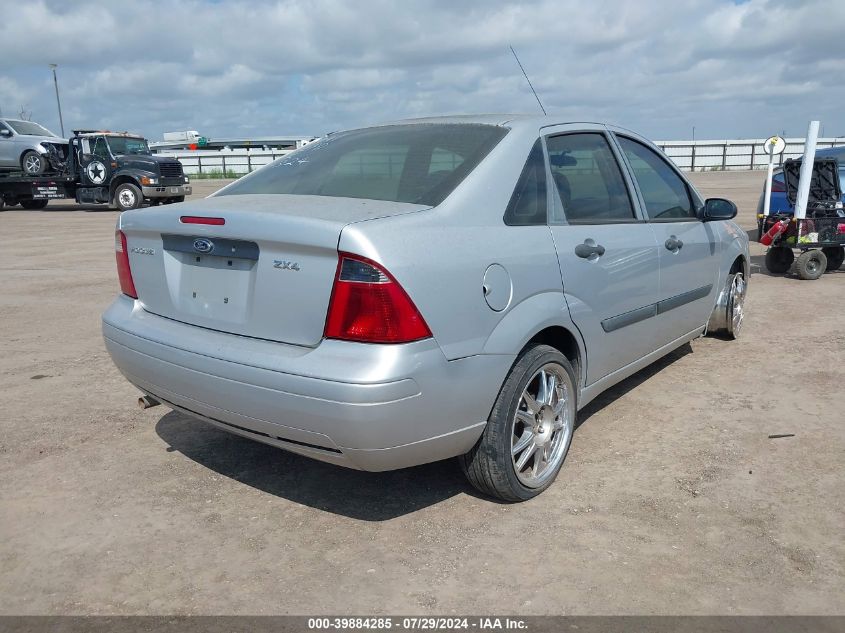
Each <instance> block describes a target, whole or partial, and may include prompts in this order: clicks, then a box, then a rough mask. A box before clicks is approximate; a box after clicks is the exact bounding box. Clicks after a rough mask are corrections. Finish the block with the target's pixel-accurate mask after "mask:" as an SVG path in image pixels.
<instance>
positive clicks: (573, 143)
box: [546, 132, 636, 224]
mask: <svg viewBox="0 0 845 633" xmlns="http://www.w3.org/2000/svg"><path fill="white" fill-rule="evenodd" d="M546 146H547V148H548V151H549V164H550V167H551V173H552V179H553V180H554V183H555V188H556V189H557V192H558V195H559V196H560V201H561V204H562V206H563V213H564V216H565V219H566V221H567V222H569V223H570V224H602V223H608V222H632V221H634V220H635V219H636V216H635V214H634V207H633V205H632V204H631V198H630V196H629V195H628V188H627V187H626V186H625V180H624V178H623V177H622V170H621V169H620V168H619V163H618V162H617V160H616V157H615V156H614V155H613V151H612V150H611V149H610V144H609V143H608V141H607V138H606V137H605V135H604V134H602V133H599V132H587V133H578V134H564V135H561V136H553V137H551V138H549V139H548V140H547V141H546ZM556 219H563V218H556Z"/></svg>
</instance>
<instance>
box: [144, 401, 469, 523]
mask: <svg viewBox="0 0 845 633" xmlns="http://www.w3.org/2000/svg"><path fill="white" fill-rule="evenodd" d="M156 433H158V435H159V437H161V439H162V440H164V441H165V442H167V443H168V444H169V445H170V447H171V449H168V450H176V451H179V452H180V453H182V454H183V455H185V456H186V457H188V458H190V459H192V460H193V461H195V462H197V463H198V464H201V465H202V466H205V467H206V468H209V469H211V470H213V471H215V472H217V473H220V474H221V475H223V476H225V477H229V478H231V479H235V480H236V481H239V482H241V483H243V484H246V485H247V486H251V487H253V488H256V489H258V490H262V491H264V492H266V493H269V494H271V495H275V496H277V497H282V498H284V499H288V500H290V501H293V502H295V503H300V504H303V505H306V506H309V507H312V508H316V509H318V510H324V511H326V512H331V513H334V514H339V515H343V516H347V517H349V518H352V519H359V520H362V521H387V520H389V519H393V518H396V517H400V516H403V515H406V514H410V513H412V512H416V511H417V510H420V509H422V508H425V507H428V506H431V505H434V504H436V503H440V502H441V501H445V500H446V499H449V498H451V497H454V496H455V495H458V494H460V493H466V494H469V495H472V496H480V495H479V494H478V493H477V492H476V491H475V489H474V488H472V487H471V486H470V485H469V483H468V482H467V481H466V479H465V478H464V475H463V473H462V472H461V470H460V467H459V466H458V464H457V461H456V460H446V461H441V462H435V463H433V464H425V465H423V466H416V467H414V468H405V469H402V470H395V471H390V472H383V473H369V472H362V471H358V470H352V469H349V468H343V467H340V466H334V465H332V464H326V463H323V462H318V461H316V460H313V459H309V458H307V457H302V456H301V455H296V454H294V453H288V452H287V451H284V450H281V449H278V448H275V447H272V446H268V445H266V444H261V443H259V442H255V441H252V440H248V439H246V438H242V437H239V436H237V435H233V434H231V433H226V432H225V431H221V430H219V429H217V428H215V427H213V426H211V425H210V424H206V423H205V422H202V421H200V420H195V419H193V418H191V417H189V416H186V415H183V414H181V413H178V412H175V411H171V412H170V413H167V414H166V415H164V416H163V417H162V418H161V419H160V420H159V421H158V423H157V424H156Z"/></svg>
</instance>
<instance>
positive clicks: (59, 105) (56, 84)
mask: <svg viewBox="0 0 845 633" xmlns="http://www.w3.org/2000/svg"><path fill="white" fill-rule="evenodd" d="M56 67H57V64H50V68H51V69H52V71H53V85H54V86H55V87H56V105H57V106H58V107H59V126H60V127H61V128H62V138H64V136H65V122H64V121H63V120H62V102H61V101H60V100H59V80H58V79H56Z"/></svg>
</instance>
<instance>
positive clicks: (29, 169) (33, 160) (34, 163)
mask: <svg viewBox="0 0 845 633" xmlns="http://www.w3.org/2000/svg"><path fill="white" fill-rule="evenodd" d="M23 168H24V171H26V173H28V174H38V173H40V172H41V157H40V156H38V155H37V154H34V153H30V154H29V155H28V156H27V157H26V158H25V159H24V161H23Z"/></svg>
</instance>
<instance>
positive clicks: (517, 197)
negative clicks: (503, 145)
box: [505, 139, 548, 226]
mask: <svg viewBox="0 0 845 633" xmlns="http://www.w3.org/2000/svg"><path fill="white" fill-rule="evenodd" d="M547 206H548V205H547V201H546V161H545V159H544V158H543V145H542V144H541V143H540V139H537V142H536V143H534V147H532V148H531V152H529V154H528V159H527V160H526V161H525V166H524V167H523V168H522V173H521V174H520V176H519V180H517V182H516V187H514V190H513V194H512V195H511V199H510V202H509V203H508V207H507V209H506V210H505V224H507V225H509V226H529V225H536V224H545V223H546V220H547V213H546V207H547Z"/></svg>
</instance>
